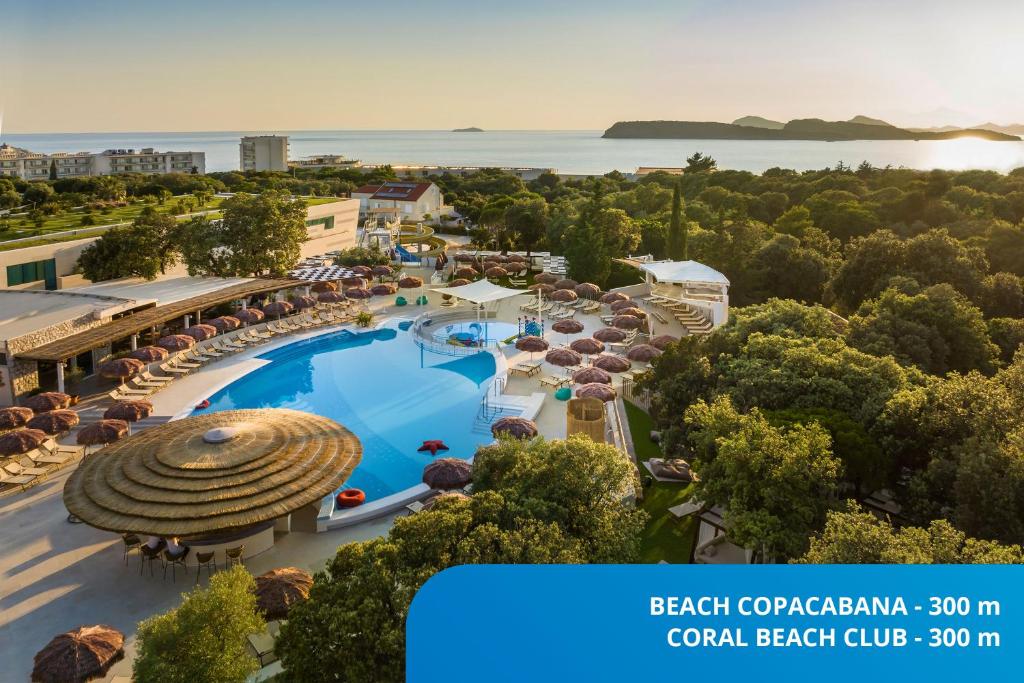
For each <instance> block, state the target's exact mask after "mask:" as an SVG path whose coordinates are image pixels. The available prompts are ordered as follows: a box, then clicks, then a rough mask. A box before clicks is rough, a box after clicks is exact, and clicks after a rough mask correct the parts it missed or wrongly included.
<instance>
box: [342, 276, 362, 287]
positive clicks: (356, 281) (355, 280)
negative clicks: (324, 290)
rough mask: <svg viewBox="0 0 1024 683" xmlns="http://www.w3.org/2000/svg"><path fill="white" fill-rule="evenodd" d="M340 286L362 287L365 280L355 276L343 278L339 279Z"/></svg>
mask: <svg viewBox="0 0 1024 683" xmlns="http://www.w3.org/2000/svg"><path fill="white" fill-rule="evenodd" d="M341 284H343V285H345V286H346V287H362V286H363V285H365V284H366V278H365V277H355V276H353V277H343V278H341Z"/></svg>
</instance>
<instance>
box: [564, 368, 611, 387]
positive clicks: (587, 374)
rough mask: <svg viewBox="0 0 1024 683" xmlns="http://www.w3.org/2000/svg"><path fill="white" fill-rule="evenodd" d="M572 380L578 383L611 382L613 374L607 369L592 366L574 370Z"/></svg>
mask: <svg viewBox="0 0 1024 683" xmlns="http://www.w3.org/2000/svg"><path fill="white" fill-rule="evenodd" d="M572 381H573V382H575V383H576V384H611V383H612V376H611V375H610V374H608V371H607V370H602V369H601V368H594V367H590V368H583V369H582V370H577V371H576V372H574V373H573V374H572Z"/></svg>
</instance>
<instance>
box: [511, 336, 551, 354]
mask: <svg viewBox="0 0 1024 683" xmlns="http://www.w3.org/2000/svg"><path fill="white" fill-rule="evenodd" d="M548 346H549V344H548V342H547V340H546V339H544V338H543V337H535V336H533V335H524V336H522V337H520V338H519V339H517V340H516V348H517V349H519V350H520V351H528V352H529V353H531V354H534V353H540V352H542V351H547V350H548Z"/></svg>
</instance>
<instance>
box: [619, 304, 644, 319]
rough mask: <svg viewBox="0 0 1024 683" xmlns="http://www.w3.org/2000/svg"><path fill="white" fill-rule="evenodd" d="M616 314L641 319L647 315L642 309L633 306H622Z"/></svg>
mask: <svg viewBox="0 0 1024 683" xmlns="http://www.w3.org/2000/svg"><path fill="white" fill-rule="evenodd" d="M615 315H631V316H633V317H634V318H640V319H641V320H644V319H645V318H646V317H647V314H646V313H644V312H643V311H642V310H640V309H639V308H633V307H629V308H620V309H619V310H617V311H615Z"/></svg>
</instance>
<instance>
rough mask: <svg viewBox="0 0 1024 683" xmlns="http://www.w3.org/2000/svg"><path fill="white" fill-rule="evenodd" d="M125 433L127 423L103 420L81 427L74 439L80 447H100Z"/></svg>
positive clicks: (126, 431)
mask: <svg viewBox="0 0 1024 683" xmlns="http://www.w3.org/2000/svg"><path fill="white" fill-rule="evenodd" d="M127 433H128V423H127V422H125V421H124V420H106V419H104V420H98V421H96V422H93V423H92V424H91V425H86V426H84V427H82V428H81V429H79V430H78V434H77V435H76V437H75V438H76V441H78V445H80V446H102V445H106V444H108V443H114V442H115V441H117V440H118V439H120V438H121V437H123V436H125V435H126V434H127ZM114 531H116V529H115V530H114Z"/></svg>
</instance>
